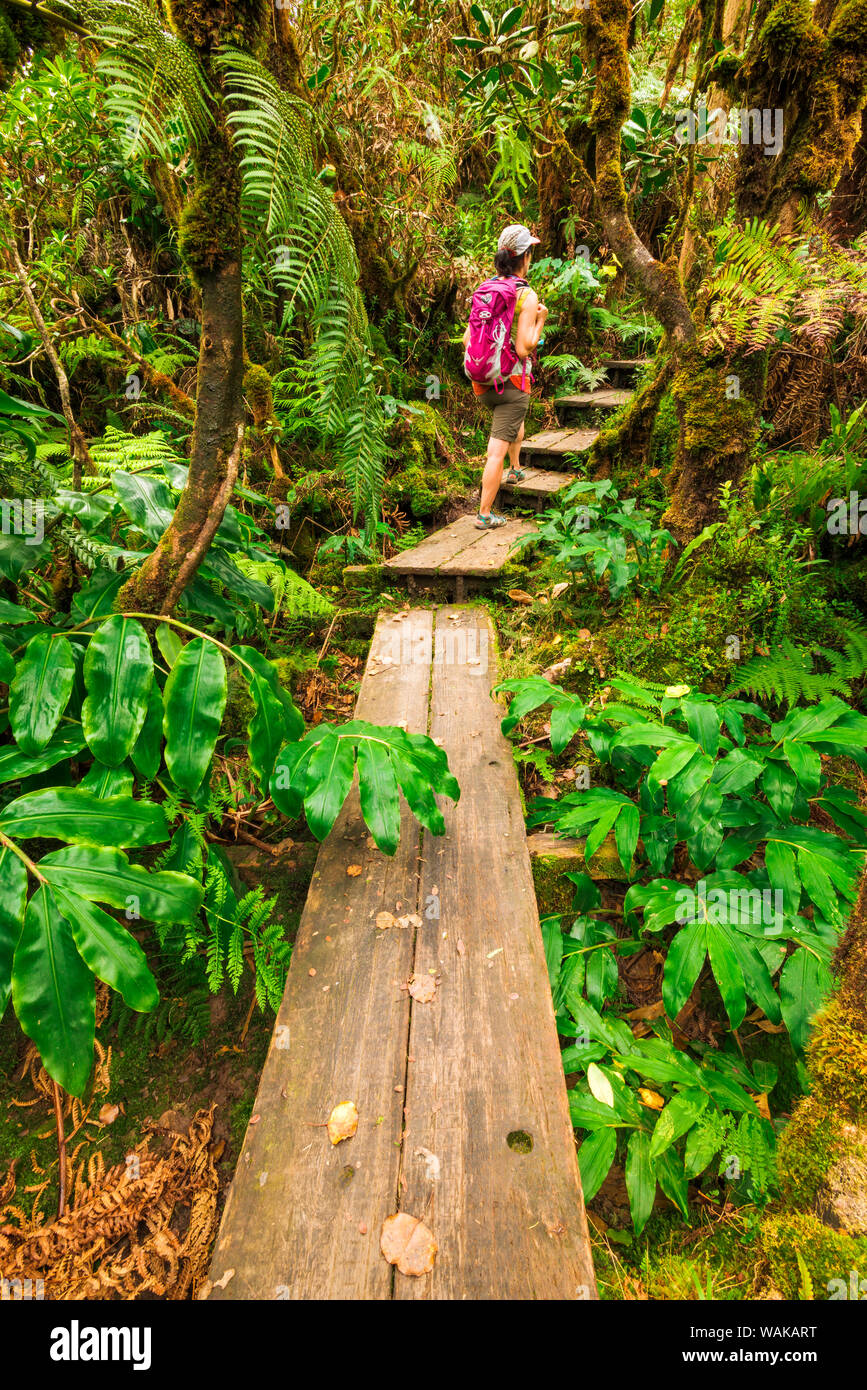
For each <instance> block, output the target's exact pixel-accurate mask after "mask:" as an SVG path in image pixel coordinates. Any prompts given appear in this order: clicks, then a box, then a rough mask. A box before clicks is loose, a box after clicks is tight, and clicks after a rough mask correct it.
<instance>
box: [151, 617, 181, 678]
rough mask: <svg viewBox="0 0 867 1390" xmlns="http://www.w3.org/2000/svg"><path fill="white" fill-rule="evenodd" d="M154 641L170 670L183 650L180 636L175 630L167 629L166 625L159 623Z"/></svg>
mask: <svg viewBox="0 0 867 1390" xmlns="http://www.w3.org/2000/svg"><path fill="white" fill-rule="evenodd" d="M156 639H157V646H158V647H159V649H160V653H161V655H162V658H163V660H164V661H165V663H166V665H167V666H168V668H169V670H171V669H172V667H173V666H174V664H175V662H176V661H177V659H178V657H179V656H180V654H181V652H182V651H183V650H184V644H183V642H182V641H181V638H180V634H179V633H178V631H177V629H176V628H173V627H169V625H168V623H160V625H159V627H158V628H157V631H156Z"/></svg>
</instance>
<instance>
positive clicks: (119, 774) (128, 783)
mask: <svg viewBox="0 0 867 1390" xmlns="http://www.w3.org/2000/svg"><path fill="white" fill-rule="evenodd" d="M78 785H79V786H80V787H83V788H84V790H85V791H88V792H94V793H95V794H96V795H97V796H99V797H104V796H132V793H133V787H134V785H135V779H134V778H133V775H132V773H131V772H130V770H129V767H126V766H121V767H106V765H105V763H99V762H95V763H93V764H92V765H91V767H90V769H89V771H88V772H87V774H86V776H84V777H82V779H81V781H80V782H79V784H78Z"/></svg>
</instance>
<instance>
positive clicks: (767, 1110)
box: [753, 1092, 771, 1120]
mask: <svg viewBox="0 0 867 1390" xmlns="http://www.w3.org/2000/svg"><path fill="white" fill-rule="evenodd" d="M753 1100H754V1101H755V1102H756V1105H757V1106H758V1107H759V1114H760V1115H763V1116H764V1118H765V1119H766V1120H769V1119H770V1118H771V1107H770V1106H769V1105H768V1097H767V1096H766V1095H765V1094H764V1092H763V1093H762V1094H761V1095H758V1096H753Z"/></svg>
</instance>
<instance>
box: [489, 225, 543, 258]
mask: <svg viewBox="0 0 867 1390" xmlns="http://www.w3.org/2000/svg"><path fill="white" fill-rule="evenodd" d="M538 245H539V238H538V237H537V236H533V233H532V232H531V231H530V228H529V227H524V226H523V225H522V224H521V223H520V222H512V223H510V225H509V226H508V227H506V229H505V230H504V231H502V232H501V233H500V240H499V241H498V242H497V250H498V251H511V252H512V255H513V256H523V255H524V252H525V251H529V249H530V247H531V246H538Z"/></svg>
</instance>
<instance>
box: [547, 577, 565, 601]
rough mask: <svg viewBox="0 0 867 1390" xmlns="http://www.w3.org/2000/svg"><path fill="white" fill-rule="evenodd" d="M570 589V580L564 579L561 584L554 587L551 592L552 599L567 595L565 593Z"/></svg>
mask: <svg viewBox="0 0 867 1390" xmlns="http://www.w3.org/2000/svg"><path fill="white" fill-rule="evenodd" d="M568 588H569V580H568V579H564V580H563V581H562V582H561V583H560V584H555V585H554V587H553V589H552V590H551V597H552V598H559V597H560V595H561V594H565V592H566V590H567V589H568Z"/></svg>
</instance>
